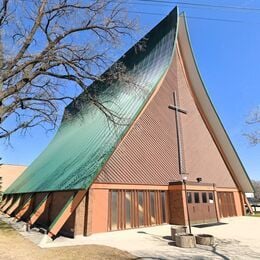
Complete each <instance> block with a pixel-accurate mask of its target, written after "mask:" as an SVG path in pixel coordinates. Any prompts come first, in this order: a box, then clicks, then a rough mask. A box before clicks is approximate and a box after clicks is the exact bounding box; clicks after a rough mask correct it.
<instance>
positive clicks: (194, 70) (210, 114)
mask: <svg viewBox="0 0 260 260" xmlns="http://www.w3.org/2000/svg"><path fill="white" fill-rule="evenodd" d="M178 41H179V44H180V47H181V48H183V49H185V51H183V52H182V56H183V61H184V64H185V68H186V69H187V71H188V74H189V76H190V83H191V88H192V91H193V93H194V95H195V96H196V99H197V101H198V102H199V105H200V107H201V108H202V110H203V114H204V116H205V117H206V120H207V122H208V123H209V124H210V126H211V128H212V132H213V133H211V134H213V135H214V137H215V139H216V140H217V142H218V144H219V146H220V148H221V150H222V151H223V152H224V154H225V156H226V158H227V160H228V163H229V165H230V166H231V169H232V172H233V175H232V176H233V178H235V180H236V182H237V183H238V184H239V186H240V187H239V188H240V189H241V191H243V192H254V189H253V185H252V183H251V181H250V179H249V177H248V174H247V172H246V170H245V168H244V166H243V164H242V162H241V160H240V158H239V156H238V154H237V152H236V150H235V148H234V146H233V144H232V142H231V140H230V138H229V136H228V134H227V132H226V130H225V128H224V126H223V124H222V122H221V120H220V118H219V116H218V114H217V112H216V109H215V108H214V105H213V103H212V102H211V100H210V97H209V95H208V93H207V90H206V87H205V85H204V83H203V80H202V77H201V75H200V72H199V69H198V66H197V63H196V60H195V56H194V53H193V50H192V46H191V41H190V37H189V32H188V28H187V21H186V18H185V14H184V13H182V14H181V15H180V17H179V31H178Z"/></svg>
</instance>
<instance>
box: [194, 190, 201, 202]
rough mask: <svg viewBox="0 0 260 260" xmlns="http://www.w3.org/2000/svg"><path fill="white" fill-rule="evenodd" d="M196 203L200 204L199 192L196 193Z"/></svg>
mask: <svg viewBox="0 0 260 260" xmlns="http://www.w3.org/2000/svg"><path fill="white" fill-rule="evenodd" d="M194 202H195V203H200V196H199V193H198V192H194Z"/></svg>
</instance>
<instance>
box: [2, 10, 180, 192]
mask: <svg viewBox="0 0 260 260" xmlns="http://www.w3.org/2000/svg"><path fill="white" fill-rule="evenodd" d="M177 27H178V10H177V8H175V9H174V10H173V11H172V12H171V13H170V14H169V15H168V16H167V17H166V18H165V19H163V20H162V21H161V22H160V23H159V24H158V25H157V26H156V27H154V28H153V29H152V30H151V31H150V32H149V33H148V34H147V35H146V36H145V37H144V39H147V41H146V48H145V51H142V52H140V51H139V52H136V46H137V45H135V46H133V47H132V48H131V49H130V50H129V51H128V52H127V53H126V54H125V55H124V56H123V57H122V58H121V59H119V61H120V62H123V63H124V65H125V66H126V68H127V71H128V73H130V74H131V75H134V78H135V83H136V84H137V85H138V86H137V87H131V86H127V84H126V83H123V82H120V81H117V82H115V83H113V84H112V85H109V86H106V85H104V84H102V85H101V84H100V83H97V82H94V83H93V84H92V85H91V86H90V90H95V91H96V90H98V95H99V99H101V100H103V101H104V102H105V101H109V102H107V103H106V107H107V108H109V109H110V110H112V111H113V112H114V113H115V114H117V115H118V116H120V117H121V118H124V119H126V120H125V122H127V123H125V124H116V125H114V124H111V123H109V122H108V120H107V118H106V117H105V115H104V114H103V113H102V112H101V111H100V110H99V109H98V108H97V107H96V106H94V105H93V104H92V103H91V102H87V101H86V104H84V108H82V109H81V110H82V111H80V112H75V111H73V105H69V106H68V107H67V108H66V111H65V113H66V114H69V113H73V117H69V118H70V119H66V118H67V117H66V118H65V117H64V120H63V121H62V123H61V126H60V128H59V130H58V132H57V134H56V136H55V137H54V139H53V140H52V141H51V143H50V144H49V145H48V147H47V148H46V149H45V150H44V151H43V152H42V153H41V154H40V156H39V157H38V158H37V159H36V160H35V161H34V162H33V163H32V164H31V165H30V166H29V167H28V168H27V170H26V171H25V172H24V173H23V174H22V175H21V176H20V177H19V178H18V179H17V180H16V181H15V182H14V184H12V185H11V186H10V187H9V188H8V189H7V191H6V192H5V193H7V194H8V193H28V192H42V191H57V190H75V189H87V188H88V187H89V186H90V185H91V183H92V182H93V180H94V179H95V177H96V176H97V174H98V173H99V171H100V170H101V168H102V166H103V165H104V163H105V162H106V161H107V159H108V158H109V157H110V155H111V154H112V152H113V151H114V149H115V147H116V146H117V144H118V143H119V142H120V140H121V138H122V136H123V135H124V134H125V133H126V131H127V130H128V129H129V127H130V126H131V124H132V123H133V121H134V119H135V118H136V117H137V115H138V114H139V112H140V111H141V109H142V108H143V106H144V105H145V104H146V102H147V101H148V99H149V97H150V95H151V94H152V92H153V90H154V89H155V87H156V85H157V84H158V82H159V81H160V79H161V78H162V76H163V75H164V74H165V72H166V71H167V68H168V67H169V65H170V63H171V60H172V56H173V52H174V46H175V41H176V34H177ZM137 44H138V43H137ZM83 95H84V94H83ZM81 97H82V95H81V96H80V97H79V100H80V99H81Z"/></svg>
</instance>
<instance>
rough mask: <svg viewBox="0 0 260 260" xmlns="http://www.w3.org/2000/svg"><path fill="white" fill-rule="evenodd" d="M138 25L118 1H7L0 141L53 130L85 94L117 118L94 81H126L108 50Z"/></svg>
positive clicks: (2, 14) (2, 25) (1, 40)
mask: <svg viewBox="0 0 260 260" xmlns="http://www.w3.org/2000/svg"><path fill="white" fill-rule="evenodd" d="M134 28H135V21H133V20H130V19H128V17H127V12H126V11H125V9H124V6H123V5H122V3H120V2H119V1H114V0H90V1H85V0H1V4H0V139H1V138H10V136H11V135H12V134H13V133H15V132H17V131H26V130H27V129H29V128H32V127H34V126H37V125H40V126H43V127H45V128H48V129H49V128H53V127H55V126H56V124H57V122H58V121H59V115H60V114H59V113H60V106H62V104H63V105H64V103H68V101H70V100H72V99H74V97H75V96H76V95H77V94H79V93H80V91H82V90H84V91H85V92H86V93H87V96H88V99H89V100H90V101H92V102H93V104H95V105H96V106H97V107H98V108H99V109H101V110H102V111H103V112H104V113H105V114H106V115H107V116H111V115H113V114H111V113H112V112H111V111H108V110H107V109H106V107H105V106H104V104H102V103H101V102H99V100H98V99H97V98H96V97H95V96H94V95H92V94H88V89H87V87H88V85H89V84H90V83H91V82H92V81H93V80H99V81H104V80H106V81H107V80H112V81H113V80H115V79H118V78H120V77H121V78H123V76H122V75H123V74H124V72H125V68H124V66H123V65H120V64H119V63H118V64H117V66H116V67H115V66H114V67H112V69H111V70H110V72H107V73H105V75H106V77H99V75H100V73H101V72H102V71H104V70H105V69H106V68H107V67H108V66H109V65H111V59H110V58H109V56H108V50H111V48H115V47H116V46H117V45H118V44H119V43H120V40H121V39H122V36H124V35H130V33H131V31H132V30H133V29H134Z"/></svg>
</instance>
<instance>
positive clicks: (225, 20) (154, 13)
mask: <svg viewBox="0 0 260 260" xmlns="http://www.w3.org/2000/svg"><path fill="white" fill-rule="evenodd" d="M126 12H128V13H133V14H144V15H156V16H166V15H167V14H163V13H156V12H143V11H132V10H129V11H126ZM185 17H186V18H190V19H197V20H206V21H216V22H230V23H254V24H259V23H255V22H249V21H243V20H233V19H222V18H209V17H202V16H189V15H186V16H185Z"/></svg>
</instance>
